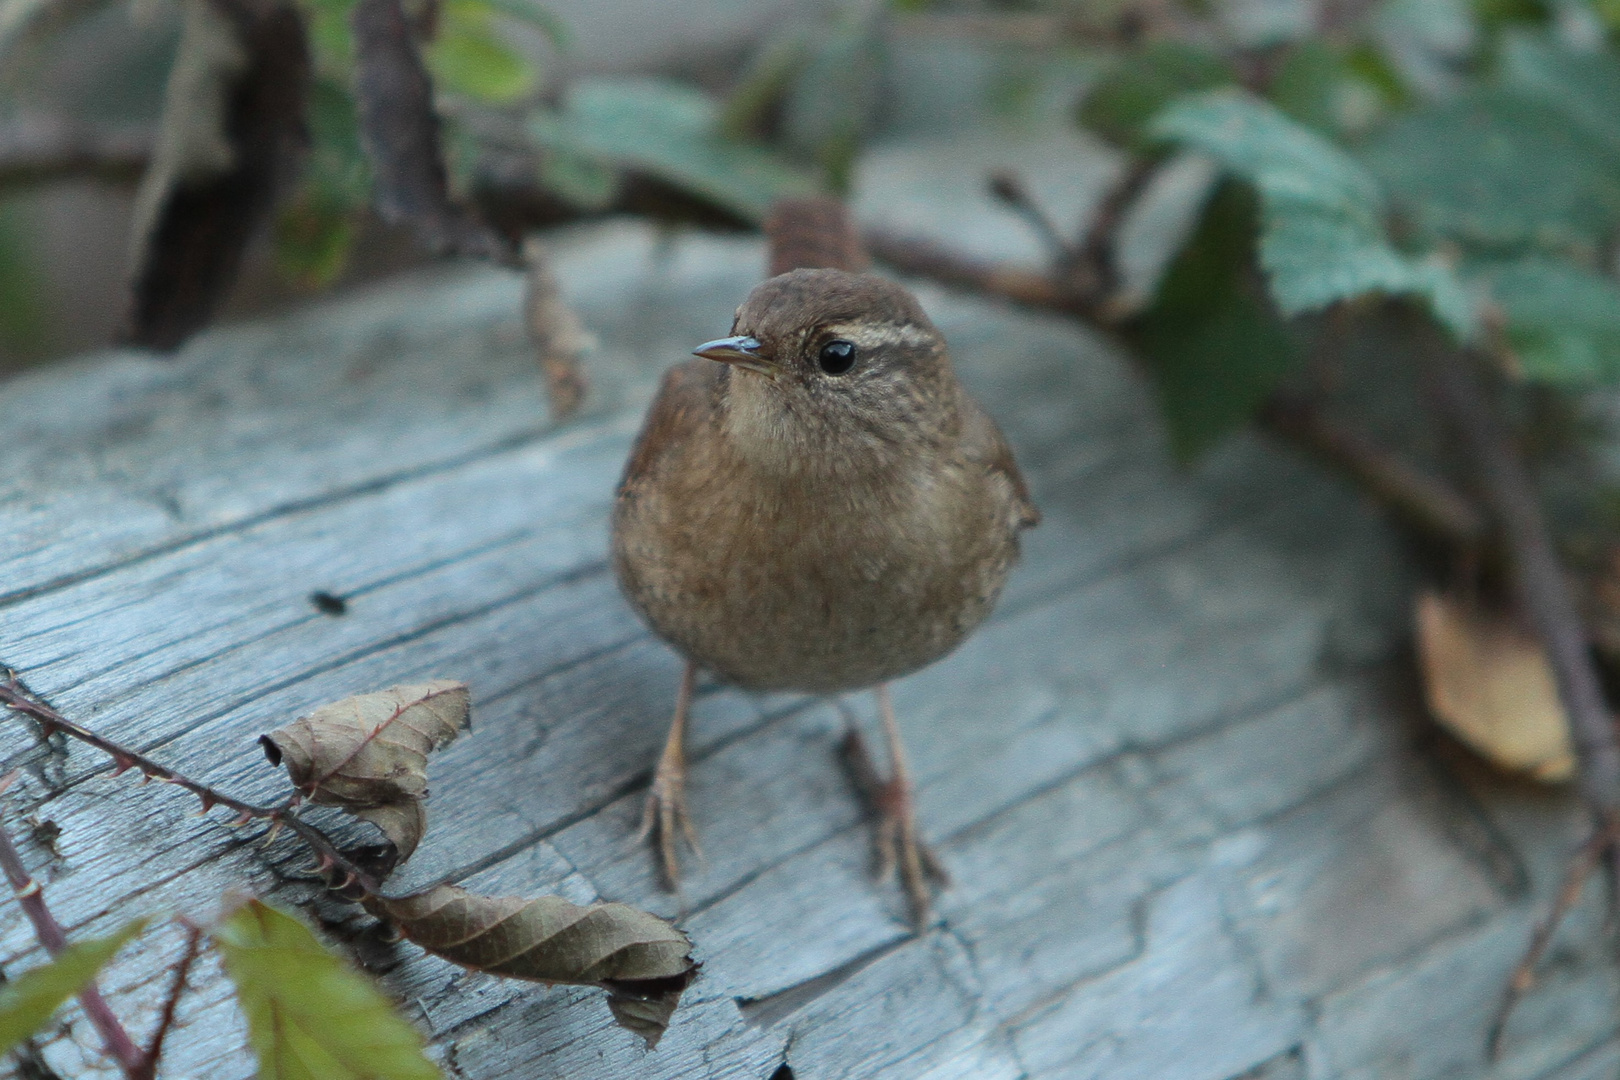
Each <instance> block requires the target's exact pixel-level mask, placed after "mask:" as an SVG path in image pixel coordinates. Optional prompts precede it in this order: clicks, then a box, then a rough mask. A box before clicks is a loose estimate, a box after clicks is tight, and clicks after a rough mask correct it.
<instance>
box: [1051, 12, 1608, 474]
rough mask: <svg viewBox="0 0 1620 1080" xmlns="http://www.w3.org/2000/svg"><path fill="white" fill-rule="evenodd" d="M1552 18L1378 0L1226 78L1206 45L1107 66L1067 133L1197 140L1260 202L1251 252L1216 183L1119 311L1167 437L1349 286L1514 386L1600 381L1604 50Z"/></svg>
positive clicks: (1188, 430)
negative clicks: (1500, 365) (1445, 335)
mask: <svg viewBox="0 0 1620 1080" xmlns="http://www.w3.org/2000/svg"><path fill="white" fill-rule="evenodd" d="M1611 6H1612V5H1611ZM1603 14H1604V15H1605V17H1607V18H1610V20H1611V23H1612V21H1613V16H1612V13H1611V12H1610V11H1608V10H1607V9H1605V10H1604V12H1603ZM1552 15H1553V12H1552V11H1551V8H1550V7H1549V6H1544V5H1542V4H1539V3H1528V4H1518V3H1508V2H1504V0H1490V2H1487V3H1481V4H1479V5H1476V7H1475V8H1473V9H1470V8H1468V7H1466V6H1464V5H1462V4H1459V3H1453V2H1450V0H1447V2H1444V3H1436V4H1427V3H1416V2H1412V0H1387V2H1386V3H1384V4H1382V5H1380V6H1379V7H1378V9H1377V10H1376V11H1375V13H1374V16H1373V18H1372V19H1370V20H1369V21H1368V23H1367V24H1366V25H1365V26H1363V27H1360V28H1358V29H1357V31H1356V32H1355V33H1352V34H1346V33H1340V34H1337V35H1335V36H1333V37H1321V38H1312V37H1307V38H1303V39H1301V40H1298V41H1294V42H1291V43H1287V44H1285V45H1280V46H1277V45H1273V46H1268V47H1269V48H1271V49H1272V52H1271V53H1270V54H1269V55H1268V56H1266V57H1265V58H1264V61H1263V63H1262V64H1261V66H1260V67H1259V68H1256V67H1255V66H1254V64H1255V63H1256V61H1254V60H1253V59H1252V58H1251V60H1250V66H1249V68H1248V73H1247V74H1245V75H1243V76H1242V77H1240V74H1239V71H1238V68H1240V67H1241V66H1242V65H1240V64H1234V63H1232V62H1230V61H1229V60H1228V59H1226V57H1227V55H1228V54H1226V53H1223V52H1222V51H1221V50H1220V49H1219V48H1218V47H1217V46H1215V45H1201V46H1192V45H1185V44H1174V43H1157V44H1151V45H1146V46H1141V47H1135V48H1128V49H1125V50H1123V51H1121V52H1120V53H1119V54H1118V55H1117V56H1116V57H1115V58H1114V60H1113V61H1112V64H1111V66H1110V67H1109V69H1108V70H1107V71H1106V72H1105V73H1104V75H1103V76H1102V77H1101V78H1100V79H1099V81H1098V82H1097V84H1096V85H1095V86H1094V87H1093V88H1092V89H1091V91H1090V92H1089V93H1088V95H1087V96H1086V98H1085V99H1084V101H1083V102H1082V105H1081V107H1080V110H1079V113H1078V116H1079V118H1080V120H1081V122H1082V123H1083V124H1085V125H1087V126H1089V127H1090V128H1091V129H1092V130H1094V131H1095V132H1096V133H1097V134H1100V135H1102V136H1103V137H1104V138H1107V139H1109V140H1110V141H1112V142H1114V143H1115V144H1117V145H1119V146H1121V147H1122V148H1124V149H1127V150H1128V151H1130V152H1132V153H1135V154H1137V155H1141V156H1151V155H1154V154H1156V153H1161V152H1162V148H1163V147H1164V146H1167V145H1168V146H1174V147H1180V148H1186V149H1194V150H1197V151H1200V152H1202V153H1204V154H1207V155H1209V156H1210V157H1212V158H1214V159H1215V160H1216V161H1217V162H1218V163H1219V164H1220V166H1221V167H1222V170H1223V171H1224V174H1225V175H1226V176H1227V177H1229V178H1230V179H1231V181H1235V182H1238V183H1241V184H1242V185H1245V186H1246V187H1247V188H1249V189H1250V190H1253V191H1254V192H1256V194H1257V195H1258V199H1257V202H1256V205H1255V208H1254V211H1253V214H1252V221H1251V223H1250V227H1251V228H1252V229H1253V231H1254V233H1255V236H1254V242H1253V243H1252V244H1251V246H1250V249H1249V250H1248V251H1247V252H1246V253H1245V252H1244V251H1242V250H1241V248H1240V245H1238V244H1237V243H1236V241H1235V240H1234V239H1233V237H1234V235H1235V234H1236V232H1238V231H1240V230H1239V228H1238V226H1237V225H1235V224H1234V222H1235V221H1237V220H1238V218H1239V217H1240V216H1241V215H1240V214H1239V211H1238V210H1236V209H1234V208H1233V204H1232V203H1231V200H1230V196H1229V195H1223V197H1222V198H1220V199H1217V200H1215V201H1213V202H1212V203H1211V204H1210V207H1209V209H1208V210H1207V211H1206V212H1205V214H1206V216H1205V220H1204V222H1203V225H1202V226H1201V227H1200V228H1199V229H1198V230H1196V231H1195V234H1194V236H1193V237H1192V239H1191V240H1190V242H1189V244H1188V246H1187V248H1186V249H1185V250H1184V251H1183V253H1182V255H1181V256H1180V258H1179V259H1178V260H1177V261H1176V263H1175V264H1174V266H1173V267H1172V270H1171V272H1170V273H1169V274H1168V275H1167V277H1166V279H1165V282H1164V284H1163V285H1162V288H1161V292H1160V295H1159V296H1158V298H1157V300H1156V302H1155V303H1154V304H1152V305H1151V306H1150V307H1149V308H1148V310H1147V311H1146V312H1145V313H1144V314H1143V315H1142V316H1140V317H1139V318H1138V319H1137V320H1136V322H1135V324H1134V326H1133V334H1134V335H1135V336H1136V338H1137V340H1139V341H1140V342H1141V343H1142V345H1143V348H1144V350H1145V352H1146V353H1147V355H1148V357H1149V360H1150V364H1151V365H1152V367H1153V369H1154V371H1155V374H1156V376H1157V378H1158V382H1159V386H1160V390H1161V399H1162V401H1163V402H1164V406H1165V416H1166V419H1167V421H1168V423H1169V425H1170V427H1171V431H1172V437H1173V441H1174V442H1175V445H1176V447H1177V449H1178V450H1179V451H1180V452H1182V453H1183V454H1188V455H1190V454H1193V453H1196V452H1197V451H1199V450H1201V449H1203V448H1204V447H1207V446H1208V445H1210V444H1211V443H1212V442H1213V441H1215V440H1216V439H1218V438H1219V437H1220V436H1221V435H1222V434H1224V433H1225V432H1227V431H1230V430H1232V429H1233V428H1235V427H1237V426H1240V425H1241V424H1242V423H1243V422H1244V421H1245V419H1246V418H1247V417H1248V415H1249V414H1250V413H1252V411H1253V409H1254V408H1256V407H1257V406H1258V405H1259V404H1261V403H1262V402H1263V401H1264V400H1265V399H1266V397H1267V396H1268V395H1269V393H1270V392H1271V391H1272V390H1273V389H1274V388H1275V387H1276V386H1277V384H1278V383H1280V382H1281V381H1282V380H1283V379H1284V378H1285V377H1286V376H1287V374H1288V372H1289V371H1290V369H1291V367H1292V364H1291V362H1290V357H1291V356H1292V355H1293V352H1294V349H1293V347H1292V346H1291V344H1290V340H1289V328H1288V326H1287V325H1286V323H1287V320H1290V319H1291V318H1293V317H1294V316H1296V315H1299V314H1301V313H1305V312H1310V311H1317V310H1321V309H1324V308H1326V307H1328V306H1330V305H1333V304H1337V303H1342V302H1347V301H1356V300H1358V299H1359V298H1361V297H1364V296H1374V295H1377V296H1404V297H1408V298H1410V299H1412V300H1415V301H1417V302H1418V303H1419V304H1420V305H1421V306H1422V307H1424V308H1425V309H1426V310H1427V311H1428V312H1429V313H1430V315H1431V316H1432V317H1433V318H1434V319H1435V320H1436V321H1437V322H1438V323H1439V324H1440V325H1441V326H1443V327H1445V328H1446V329H1447V330H1448V331H1449V332H1450V333H1451V334H1452V336H1453V337H1454V338H1456V339H1458V340H1460V341H1464V342H1468V343H1471V344H1473V345H1476V346H1481V347H1486V348H1497V349H1500V350H1501V351H1502V352H1503V353H1504V355H1505V356H1506V357H1507V362H1508V364H1509V366H1510V367H1511V368H1512V370H1513V371H1515V372H1516V373H1517V374H1518V375H1519V376H1520V377H1522V378H1523V379H1525V380H1529V381H1532V382H1543V383H1551V384H1557V385H1561V386H1565V387H1572V386H1583V385H1586V386H1589V385H1594V384H1596V383H1599V382H1605V381H1608V382H1612V381H1614V380H1616V379H1620V285H1617V282H1616V276H1615V275H1616V273H1617V270H1616V266H1615V263H1616V258H1617V256H1616V250H1617V248H1620V56H1617V55H1616V50H1615V40H1614V38H1615V35H1614V34H1613V33H1610V34H1609V38H1608V40H1606V41H1604V40H1599V41H1596V42H1593V41H1588V40H1582V41H1579V42H1573V41H1571V40H1566V39H1565V38H1561V37H1560V36H1559V33H1560V31H1558V30H1557V29H1555V28H1554V26H1553V25H1552ZM1255 71H1260V72H1261V76H1260V77H1259V78H1258V79H1256V77H1255V74H1254V73H1255ZM1235 280H1249V281H1251V282H1254V281H1260V282H1263V283H1264V293H1263V295H1262V294H1258V293H1256V292H1254V290H1253V289H1245V288H1241V287H1236V286H1234V285H1233V282H1234V281H1235ZM1244 338H1247V339H1249V340H1250V341H1251V342H1252V343H1253V344H1252V346H1251V347H1245V346H1244V345H1243V344H1242V341H1243V339H1244Z"/></svg>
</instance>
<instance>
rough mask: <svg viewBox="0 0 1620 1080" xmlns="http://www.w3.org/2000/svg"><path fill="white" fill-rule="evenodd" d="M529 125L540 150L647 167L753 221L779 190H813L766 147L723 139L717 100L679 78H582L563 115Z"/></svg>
mask: <svg viewBox="0 0 1620 1080" xmlns="http://www.w3.org/2000/svg"><path fill="white" fill-rule="evenodd" d="M530 130H531V131H532V132H533V134H534V136H535V138H536V140H537V141H538V142H539V144H540V146H541V148H542V149H545V150H548V151H550V150H557V151H560V152H562V153H571V154H577V155H579V156H581V157H585V158H588V159H591V160H594V161H598V162H601V163H602V164H604V165H610V166H613V167H614V168H616V169H624V170H633V171H639V172H646V173H650V174H651V175H653V176H656V177H658V178H659V179H661V180H664V181H666V182H668V183H670V184H673V185H675V186H676V187H679V188H682V189H684V190H686V191H688V192H691V193H692V194H694V195H697V196H699V197H701V198H704V199H708V200H710V201H712V202H714V203H715V204H717V205H719V206H721V207H724V208H725V209H727V210H730V211H732V212H733V213H736V214H738V215H739V216H741V217H744V218H747V219H750V220H755V221H757V220H761V219H763V218H764V216H765V214H766V212H767V211H768V210H769V209H770V205H771V204H772V203H773V202H775V201H776V199H777V198H779V197H781V196H783V195H804V194H809V193H811V192H813V191H814V190H815V189H816V185H815V183H814V182H813V181H812V180H811V179H810V178H809V177H808V176H806V175H804V174H803V173H801V172H800V171H798V170H797V169H795V168H793V167H792V166H790V165H788V164H787V163H786V162H785V161H783V160H782V159H781V158H779V157H778V156H776V155H774V154H772V153H770V152H769V151H767V150H765V149H764V148H762V147H758V146H753V145H750V144H747V143H742V142H734V141H731V140H728V139H725V138H723V137H722V136H721V135H720V134H719V133H718V108H717V106H716V104H715V102H714V100H713V99H712V98H710V97H709V96H708V95H707V94H704V93H703V92H702V91H699V90H695V89H693V88H691V87H687V86H682V85H680V84H678V83H671V82H665V81H663V80H655V79H624V80H584V81H581V82H580V83H579V84H577V85H576V86H575V88H574V90H573V92H572V93H571V94H570V95H569V97H568V103H567V107H566V108H565V109H564V110H563V111H562V112H561V113H560V114H555V113H545V112H542V113H539V114H536V115H535V116H534V117H533V118H532V120H531V122H530Z"/></svg>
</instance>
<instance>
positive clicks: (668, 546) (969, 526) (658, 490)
mask: <svg viewBox="0 0 1620 1080" xmlns="http://www.w3.org/2000/svg"><path fill="white" fill-rule="evenodd" d="M709 464H710V465H711V466H712V464H713V462H710V463H709ZM669 466H670V467H669V468H668V469H661V470H658V474H657V475H655V476H654V477H652V478H651V480H652V482H650V483H647V484H644V485H641V486H640V488H639V489H638V490H637V491H636V492H634V493H633V494H627V495H626V496H625V497H622V498H621V500H620V502H619V504H618V508H617V511H616V516H615V522H614V563H615V568H616V570H617V573H618V576H619V580H620V583H621V585H622V587H623V588H624V591H625V594H626V595H627V596H628V597H629V599H630V601H631V603H632V604H633V605H634V606H635V607H636V608H637V609H638V610H639V611H640V612H641V614H642V615H643V617H644V618H645V619H646V620H647V622H648V623H649V624H650V625H651V626H652V628H653V629H654V630H655V631H656V632H657V633H658V634H659V635H660V636H662V637H664V638H665V639H666V640H668V641H669V642H670V643H671V644H673V645H674V646H675V647H676V648H678V649H679V650H681V652H683V653H684V654H686V656H687V657H688V658H689V659H691V660H693V661H695V662H697V663H698V664H700V665H701V666H704V667H706V668H709V669H710V670H712V671H714V672H716V673H717V674H718V675H720V676H721V677H723V678H726V679H728V680H731V681H733V682H736V683H739V684H741V685H744V686H747V687H751V688H755V689H762V690H797V691H806V692H823V693H828V692H836V691H841V690H850V689H856V688H860V687H866V686H871V685H873V684H876V683H879V682H883V681H886V680H888V679H893V678H897V677H899V676H901V675H904V674H907V673H909V672H911V671H914V670H916V669H917V668H920V667H922V666H924V665H926V664H928V663H930V662H931V661H933V660H936V659H938V658H939V657H940V656H943V655H944V654H945V653H947V652H949V651H950V650H951V649H952V648H953V647H954V646H955V645H956V644H957V643H958V642H959V641H960V640H961V639H962V638H963V637H964V636H966V634H967V633H968V632H969V631H970V630H972V629H973V627H974V626H976V625H977V624H978V623H979V622H980V621H981V620H982V619H983V618H984V616H985V615H986V614H988V612H989V610H990V607H991V606H992V605H993V604H994V602H995V598H996V596H997V594H998V593H999V592H1000V589H1001V585H1002V582H1003V581H1004V580H1005V577H1006V573H1007V570H1008V568H1009V566H1010V565H1011V563H1012V561H1013V559H1014V557H1015V554H1016V540H1015V538H1014V537H1013V536H1012V535H1010V534H1009V532H1008V530H1007V529H1006V527H1005V524H1004V523H1003V522H1002V521H1001V520H1000V516H999V514H998V513H997V508H996V507H995V506H993V505H992V503H993V502H994V500H993V499H992V498H991V496H990V493H989V492H987V491H986V492H980V491H978V490H977V489H976V487H975V484H978V485H980V486H982V484H983V479H982V476H980V475H978V474H975V473H973V472H972V471H971V470H963V469H960V468H957V467H955V466H952V465H950V464H948V463H936V464H935V465H933V466H929V467H916V468H909V469H904V470H890V471H887V472H879V473H876V474H874V475H869V476H863V477H856V478H852V477H848V476H845V477H839V478H828V477H815V476H796V477H783V476H764V475H758V474H755V473H753V472H751V471H750V469H749V468H748V466H747V464H746V463H743V462H732V463H731V467H729V468H724V469H716V468H713V467H708V468H702V469H697V468H690V467H683V465H682V463H680V462H678V461H672V462H670V463H669Z"/></svg>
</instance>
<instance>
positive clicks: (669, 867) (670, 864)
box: [636, 746, 703, 891]
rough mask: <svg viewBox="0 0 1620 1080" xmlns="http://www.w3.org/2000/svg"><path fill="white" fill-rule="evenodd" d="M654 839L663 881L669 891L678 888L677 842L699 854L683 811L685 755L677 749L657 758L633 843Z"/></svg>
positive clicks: (690, 824) (679, 883)
mask: <svg viewBox="0 0 1620 1080" xmlns="http://www.w3.org/2000/svg"><path fill="white" fill-rule="evenodd" d="M653 837H656V844H657V848H658V857H659V862H660V864H661V865H662V867H663V871H664V882H665V884H667V885H668V886H669V887H670V888H671V889H673V890H676V891H679V889H680V887H681V862H680V858H679V857H678V854H677V852H676V847H677V842H678V839H684V840H685V841H686V844H687V846H688V847H689V848H691V849H692V853H693V854H694V855H696V856H697V857H698V858H700V859H701V858H702V857H703V851H702V849H701V848H699V847H698V842H697V833H695V832H694V831H693V830H692V818H691V816H690V815H689V814H687V812H686V755H685V754H684V753H683V752H681V749H680V747H679V746H676V747H673V749H672V748H670V747H666V748H665V750H664V753H663V756H661V757H660V758H659V759H658V768H657V770H656V771H654V773H653V781H652V788H651V789H650V790H649V791H648V792H647V803H646V805H645V807H643V809H642V811H641V831H640V833H639V834H638V835H637V837H636V838H637V840H639V841H640V842H642V843H646V842H647V840H648V839H649V838H653Z"/></svg>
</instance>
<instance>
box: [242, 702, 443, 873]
mask: <svg viewBox="0 0 1620 1080" xmlns="http://www.w3.org/2000/svg"><path fill="white" fill-rule="evenodd" d="M468 708H469V699H468V693H467V685H466V684H465V683H460V682H455V681H454V680H451V679H438V680H436V681H434V682H430V683H422V684H420V685H416V686H395V687H392V688H390V689H387V690H382V691H379V692H378V693H375V694H357V695H355V696H354V697H348V698H344V699H343V700H342V701H337V702H333V703H332V704H330V705H323V706H322V707H321V708H319V709H316V710H315V711H314V712H313V713H311V714H310V715H308V716H305V717H301V718H300V719H298V720H296V721H294V722H293V723H291V724H288V725H287V726H286V727H283V728H278V729H276V730H275V731H272V732H271V733H270V734H268V735H261V736H260V737H259V742H260V744H261V745H262V746H263V747H264V753H265V756H266V757H267V758H269V759H270V763H271V764H272V765H286V766H287V776H288V778H289V779H291V780H292V782H293V784H294V786H296V787H297V788H298V789H299V790H300V791H301V792H303V793H304V795H305V796H306V797H307V798H309V799H310V801H312V802H316V803H321V804H323V805H326V806H340V807H342V808H344V809H345V810H349V811H351V812H353V813H355V814H357V815H358V816H360V817H363V818H365V819H366V820H368V821H370V822H372V823H373V824H375V825H376V826H377V827H378V828H380V829H381V830H382V831H383V833H384V834H385V835H386V836H387V837H388V839H389V840H391V841H392V842H393V844H394V846H395V847H396V848H397V849H398V850H399V857H400V859H401V860H404V859H408V858H409V857H410V855H411V852H413V851H415V850H416V845H417V844H418V843H419V842H420V841H421V839H422V833H423V832H424V831H425V830H426V828H427V813H426V811H425V809H424V808H423V805H422V798H423V796H425V795H426V794H427V756H428V754H430V753H432V752H433V751H435V750H437V749H439V748H440V747H442V746H445V745H447V744H448V743H449V742H450V741H451V740H452V739H454V738H455V737H456V735H457V734H458V733H459V732H460V731H461V729H463V728H465V727H466V726H467V723H468Z"/></svg>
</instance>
